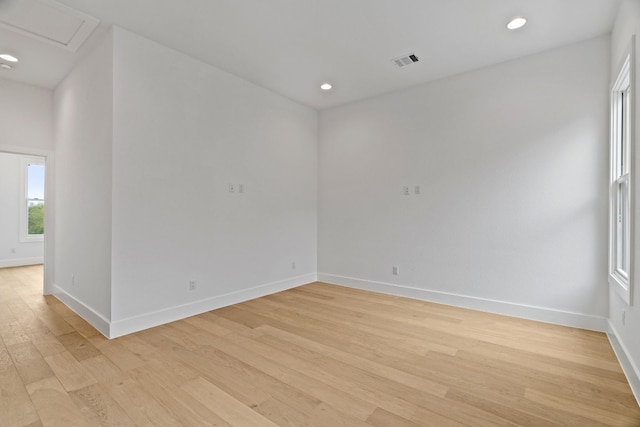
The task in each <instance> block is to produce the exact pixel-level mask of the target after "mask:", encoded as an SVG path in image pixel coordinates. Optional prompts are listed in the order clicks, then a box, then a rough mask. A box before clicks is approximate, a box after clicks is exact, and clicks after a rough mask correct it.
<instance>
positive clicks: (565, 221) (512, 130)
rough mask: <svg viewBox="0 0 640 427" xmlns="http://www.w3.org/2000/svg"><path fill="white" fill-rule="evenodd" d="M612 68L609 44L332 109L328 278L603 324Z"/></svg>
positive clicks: (325, 135)
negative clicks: (501, 304)
mask: <svg viewBox="0 0 640 427" xmlns="http://www.w3.org/2000/svg"><path fill="white" fill-rule="evenodd" d="M609 55H610V39H609V37H601V38H597V39H594V40H590V41H585V42H582V43H578V44H575V45H571V46H567V47H565V48H561V49H557V50H553V51H548V52H544V53H540V54H537V55H533V56H530V57H525V58H521V59H518V60H514V61H510V62H506V63H503V64H499V65H496V66H492V67H489V68H485V69H482V70H478V71H474V72H470V73H467V74H463V75H459V76H455V77H451V78H447V79H443V80H440V81H436V82H432V83H430V84H425V85H421V86H416V87H414V88H411V89H408V90H404V91H401V92H394V93H391V94H388V95H385V96H380V97H376V98H372V99H369V100H365V101H362V102H357V103H353V104H350V105H346V106H342V107H337V108H333V109H329V110H325V111H322V112H321V113H320V119H319V132H320V137H319V138H320V139H319V170H320V174H319V261H318V263H319V266H318V271H319V277H320V278H321V279H322V278H323V277H324V278H330V279H332V280H334V281H336V282H337V283H347V284H348V283H350V282H355V281H358V282H359V283H361V284H362V283H370V284H371V285H372V288H376V284H390V285H392V287H391V289H393V288H394V286H395V289H397V290H398V292H399V293H402V292H403V290H407V289H408V288H413V289H414V290H415V289H417V290H422V291H429V292H431V291H433V292H434V293H444V294H455V295H459V296H465V297H471V298H473V299H478V300H480V301H486V302H487V303H488V305H487V306H489V305H490V304H492V303H493V302H496V301H500V302H505V303H509V304H511V305H512V306H514V307H520V306H527V307H529V308H530V307H533V308H541V309H544V310H549V311H551V312H555V313H566V314H568V315H571V314H578V315H583V316H586V317H587V318H594V319H596V324H597V323H598V322H597V320H598V319H600V320H601V321H602V324H604V321H605V318H606V317H607V313H608V301H607V300H608V292H607V288H606V285H605V283H606V269H607V173H608V172H607V171H608V164H607V158H608V148H607V142H606V141H607V132H608V90H607V87H608V82H609V65H608V63H609ZM426 66H428V64H426ZM398 72H402V71H398ZM404 186H408V187H409V191H410V193H411V194H410V195H408V196H405V195H403V187H404ZM415 186H419V187H420V194H419V195H417V194H415ZM394 265H397V266H399V269H400V271H399V275H397V276H394V275H393V274H392V266H394ZM377 288H378V289H379V288H380V287H377ZM387 289H389V287H387ZM479 307H482V305H481V304H480V306H479ZM600 327H602V325H601V326H600Z"/></svg>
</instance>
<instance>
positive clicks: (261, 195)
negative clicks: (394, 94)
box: [61, 28, 317, 322]
mask: <svg viewBox="0 0 640 427" xmlns="http://www.w3.org/2000/svg"><path fill="white" fill-rule="evenodd" d="M229 184H234V185H235V192H234V193H230V192H229ZM240 184H242V185H243V191H244V192H243V193H240V192H239V188H238V186H239V185H240ZM316 227H317V113H316V111H314V110H312V109H310V108H307V107H303V106H300V105H299V104H296V103H294V102H292V101H290V100H288V99H285V98H283V97H281V96H279V95H276V94H275V93H273V92H270V91H268V90H265V89H262V88H260V87H257V86H255V85H253V84H251V83H248V82H246V81H244V80H242V79H240V78H238V77H235V76H233V75H230V74H228V73H225V72H223V71H221V70H219V69H217V68H215V67H212V66H209V65H207V64H204V63H202V62H199V61H197V60H195V59H193V58H191V57H188V56H187V55H184V54H182V53H179V52H177V51H174V50H171V49H168V48H166V47H164V46H162V45H160V44H157V43H155V42H152V41H150V40H147V39H144V38H142V37H140V36H137V35H135V34H133V33H130V32H127V31H125V30H122V29H119V28H115V29H114V136H113V251H112V256H111V258H112V262H113V266H112V272H113V276H112V279H113V283H112V287H113V300H112V306H113V320H114V321H116V322H117V321H126V320H127V319H129V320H130V319H131V318H135V317H136V316H138V317H144V316H145V315H149V314H153V313H155V312H158V311H171V310H172V309H176V308H179V307H181V306H185V305H189V304H194V303H196V302H198V301H203V300H208V299H212V298H216V297H219V296H223V295H226V294H230V293H237V292H241V291H243V290H249V289H253V288H255V287H259V286H264V285H268V284H273V283H289V282H288V281H290V280H294V282H295V278H296V277H308V276H309V275H310V274H312V275H315V272H316V270H317V268H316V260H317V228H316ZM61 232H62V230H61ZM294 262H295V264H296V268H295V269H293V268H292V263H294ZM190 280H195V281H196V284H197V289H196V290H195V291H191V292H190V291H189V290H188V287H189V281H190ZM297 284H301V283H297ZM167 319H168V318H167ZM134 321H135V319H134Z"/></svg>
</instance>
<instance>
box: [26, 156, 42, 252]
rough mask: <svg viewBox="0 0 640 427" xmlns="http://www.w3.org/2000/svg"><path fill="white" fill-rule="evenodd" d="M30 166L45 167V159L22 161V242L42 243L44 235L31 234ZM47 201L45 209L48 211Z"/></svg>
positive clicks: (34, 158)
mask: <svg viewBox="0 0 640 427" xmlns="http://www.w3.org/2000/svg"><path fill="white" fill-rule="evenodd" d="M29 165H43V166H45V167H46V165H45V159H44V158H42V157H27V156H24V157H22V158H21V159H20V242H21V243H30V242H42V241H44V234H29V209H28V207H27V205H28V202H29V201H28V199H27V197H28V185H29V182H28V175H27V174H28V168H29ZM46 203H47V202H46V200H45V209H46Z"/></svg>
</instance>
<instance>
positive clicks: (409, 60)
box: [391, 53, 418, 68]
mask: <svg viewBox="0 0 640 427" xmlns="http://www.w3.org/2000/svg"><path fill="white" fill-rule="evenodd" d="M391 61H392V62H393V63H394V64H396V66H397V67H398V68H402V67H406V66H407V65H411V64H413V63H414V62H418V57H417V56H416V54H415V53H412V54H410V55H405V56H401V57H399V58H394V59H392V60H391Z"/></svg>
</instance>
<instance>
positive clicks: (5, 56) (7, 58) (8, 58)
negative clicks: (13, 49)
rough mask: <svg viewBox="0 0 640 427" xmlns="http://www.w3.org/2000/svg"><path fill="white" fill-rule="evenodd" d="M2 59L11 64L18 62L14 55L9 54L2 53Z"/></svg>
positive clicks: (0, 55)
mask: <svg viewBox="0 0 640 427" xmlns="http://www.w3.org/2000/svg"><path fill="white" fill-rule="evenodd" d="M0 59H4V60H5V61H9V62H18V58H16V57H15V56H13V55H9V54H8V53H0Z"/></svg>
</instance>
